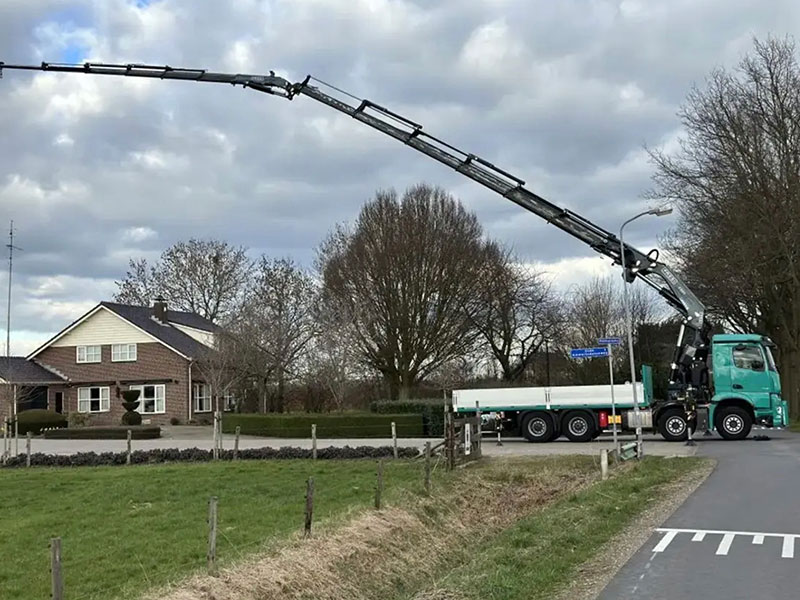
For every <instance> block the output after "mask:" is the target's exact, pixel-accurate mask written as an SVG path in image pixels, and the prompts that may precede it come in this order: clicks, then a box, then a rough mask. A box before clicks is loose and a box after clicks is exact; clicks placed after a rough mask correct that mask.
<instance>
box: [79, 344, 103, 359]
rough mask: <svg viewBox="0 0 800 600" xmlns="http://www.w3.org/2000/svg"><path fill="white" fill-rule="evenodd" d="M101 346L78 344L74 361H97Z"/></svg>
mask: <svg viewBox="0 0 800 600" xmlns="http://www.w3.org/2000/svg"><path fill="white" fill-rule="evenodd" d="M101 356H102V346H78V347H77V356H76V361H77V362H79V363H99V362H100V360H101Z"/></svg>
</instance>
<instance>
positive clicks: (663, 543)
mask: <svg viewBox="0 0 800 600" xmlns="http://www.w3.org/2000/svg"><path fill="white" fill-rule="evenodd" d="M676 535H678V532H677V531H674V530H673V531H667V532H666V533H665V534H664V537H662V538H661V540H660V541H659V542H658V544H656V547H655V548H653V552H663V551H664V550H666V549H667V546H669V545H670V542H672V538H674V537H675V536H676Z"/></svg>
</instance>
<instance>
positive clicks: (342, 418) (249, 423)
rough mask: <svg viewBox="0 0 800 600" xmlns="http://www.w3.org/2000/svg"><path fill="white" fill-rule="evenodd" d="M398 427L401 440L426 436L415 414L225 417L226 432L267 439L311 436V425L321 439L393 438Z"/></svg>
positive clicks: (232, 415) (224, 427) (239, 415)
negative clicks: (239, 431) (314, 426)
mask: <svg viewBox="0 0 800 600" xmlns="http://www.w3.org/2000/svg"><path fill="white" fill-rule="evenodd" d="M393 421H394V423H395V425H396V426H397V436H398V437H422V435H423V425H422V415H419V414H417V415H414V414H403V415H398V414H385V415H384V414H381V415H376V414H370V413H331V414H317V415H315V414H308V413H296V414H292V413H288V414H269V415H262V414H237V413H225V414H223V416H222V431H223V432H224V433H234V432H235V431H236V427H237V425H238V426H239V427H241V432H242V433H243V434H247V435H260V436H265V437H293V438H308V437H311V425H313V424H316V426H317V437H319V438H374V437H384V438H385V437H391V435H392V422H393Z"/></svg>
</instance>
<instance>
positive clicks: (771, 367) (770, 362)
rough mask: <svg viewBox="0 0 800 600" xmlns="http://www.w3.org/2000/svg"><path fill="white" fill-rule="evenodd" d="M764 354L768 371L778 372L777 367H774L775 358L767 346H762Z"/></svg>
mask: <svg viewBox="0 0 800 600" xmlns="http://www.w3.org/2000/svg"><path fill="white" fill-rule="evenodd" d="M764 352H766V353H767V366H768V367H769V370H770V371H775V372H776V373H777V372H778V367H777V366H776V365H775V358H774V357H773V356H772V350H770V347H769V346H764Z"/></svg>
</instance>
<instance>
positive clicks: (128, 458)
mask: <svg viewBox="0 0 800 600" xmlns="http://www.w3.org/2000/svg"><path fill="white" fill-rule="evenodd" d="M125 464H126V465H129V464H131V430H130V429H128V454H127V456H125Z"/></svg>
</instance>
